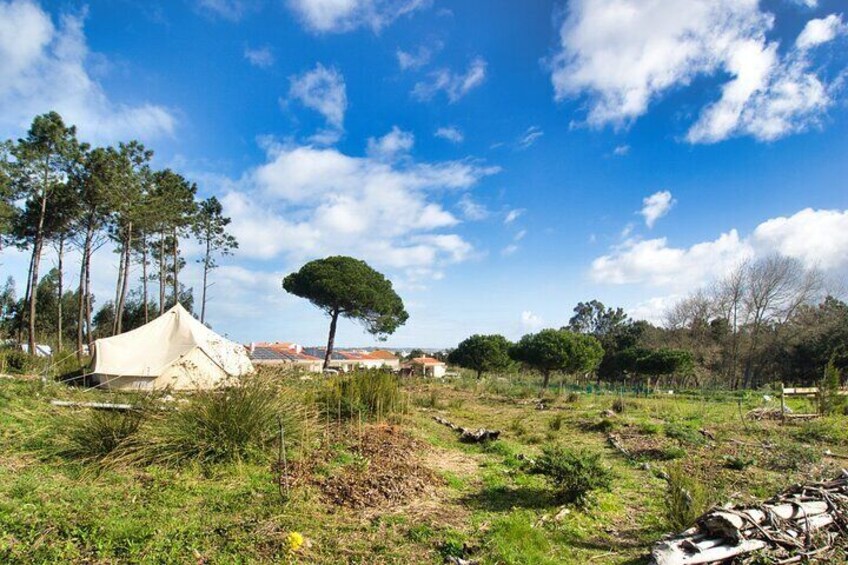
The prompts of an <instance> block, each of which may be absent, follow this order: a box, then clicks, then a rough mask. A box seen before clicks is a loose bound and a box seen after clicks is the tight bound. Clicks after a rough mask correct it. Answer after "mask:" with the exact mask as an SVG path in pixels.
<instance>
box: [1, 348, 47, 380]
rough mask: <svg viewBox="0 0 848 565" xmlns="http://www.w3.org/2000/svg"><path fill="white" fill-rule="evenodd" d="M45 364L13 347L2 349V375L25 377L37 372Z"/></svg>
mask: <svg viewBox="0 0 848 565" xmlns="http://www.w3.org/2000/svg"><path fill="white" fill-rule="evenodd" d="M42 364H43V363H42V362H40V361H39V359H38V357H33V356H32V355H30V354H28V353H26V352H25V351H21V350H20V349H15V348H11V347H4V348H3V349H0V373H12V374H16V375H24V374H28V373H33V372H37V371H38V370H39V369H40V368H41V365H42Z"/></svg>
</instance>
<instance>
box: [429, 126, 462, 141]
mask: <svg viewBox="0 0 848 565" xmlns="http://www.w3.org/2000/svg"><path fill="white" fill-rule="evenodd" d="M433 135H435V136H436V137H440V138H442V139H446V140H447V141H450V142H451V143H462V142H463V141H464V140H465V134H464V133H462V130H461V129H459V128H458V127H456V126H448V127H440V128H438V129H437V130H436V132H435V133H434V134H433Z"/></svg>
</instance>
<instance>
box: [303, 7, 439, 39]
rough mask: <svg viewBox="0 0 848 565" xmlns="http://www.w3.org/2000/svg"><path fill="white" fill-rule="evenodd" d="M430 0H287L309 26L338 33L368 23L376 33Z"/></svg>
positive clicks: (323, 31)
mask: <svg viewBox="0 0 848 565" xmlns="http://www.w3.org/2000/svg"><path fill="white" fill-rule="evenodd" d="M429 4H430V0H288V5H289V7H290V8H291V9H292V10H293V11H294V12H295V14H297V16H298V18H299V19H300V21H301V22H302V23H303V24H304V26H306V27H307V28H308V29H309V30H311V31H313V32H316V33H341V32H346V31H351V30H354V29H356V28H359V27H368V28H370V29H371V30H372V31H374V32H375V33H377V32H379V31H380V30H381V29H383V28H384V27H386V26H388V25H389V24H391V23H392V22H393V21H394V20H396V19H397V18H399V17H401V16H404V15H407V14H411V13H413V12H415V11H416V10H420V9H422V8H425V7H427V6H429Z"/></svg>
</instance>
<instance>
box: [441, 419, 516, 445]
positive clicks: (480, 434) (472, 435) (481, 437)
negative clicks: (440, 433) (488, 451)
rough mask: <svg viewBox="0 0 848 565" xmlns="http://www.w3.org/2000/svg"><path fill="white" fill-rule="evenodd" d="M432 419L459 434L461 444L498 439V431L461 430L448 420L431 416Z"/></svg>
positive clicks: (483, 429) (480, 429)
mask: <svg viewBox="0 0 848 565" xmlns="http://www.w3.org/2000/svg"><path fill="white" fill-rule="evenodd" d="M433 419H434V420H435V421H437V422H438V423H440V424H442V425H444V426H447V427H449V428H450V429H452V430H453V431H455V432H459V441H461V442H463V443H481V442H484V441H489V440H494V439H498V437H500V435H501V432H500V430H487V429H486V428H479V429H476V430H473V429H470V428H463V427H461V426H457V425H456V424H454V423H453V422H451V421H450V420H446V419H445V418H442V417H441V416H433Z"/></svg>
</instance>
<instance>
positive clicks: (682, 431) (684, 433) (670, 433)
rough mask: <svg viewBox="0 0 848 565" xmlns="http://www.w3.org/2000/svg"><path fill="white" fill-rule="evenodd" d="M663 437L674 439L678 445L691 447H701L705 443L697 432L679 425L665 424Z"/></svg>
mask: <svg viewBox="0 0 848 565" xmlns="http://www.w3.org/2000/svg"><path fill="white" fill-rule="evenodd" d="M665 435H666V437H669V438H671V439H676V440H677V441H679V442H680V443H688V444H691V445H702V444H704V443H705V440H704V436H702V435H701V433H700V432H699V431H698V430H696V429H694V428H690V427H689V426H684V425H681V424H674V423H671V424H666V426H665Z"/></svg>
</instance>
